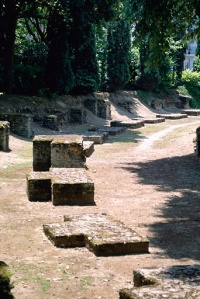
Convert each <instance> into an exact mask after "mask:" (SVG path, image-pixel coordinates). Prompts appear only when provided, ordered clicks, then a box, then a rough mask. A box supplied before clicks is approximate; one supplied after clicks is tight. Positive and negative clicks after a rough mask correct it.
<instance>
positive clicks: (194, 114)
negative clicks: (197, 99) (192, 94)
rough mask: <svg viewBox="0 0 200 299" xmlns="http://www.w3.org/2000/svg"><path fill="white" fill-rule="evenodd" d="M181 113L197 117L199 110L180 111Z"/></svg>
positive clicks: (199, 113)
mask: <svg viewBox="0 0 200 299" xmlns="http://www.w3.org/2000/svg"><path fill="white" fill-rule="evenodd" d="M181 113H182V114H187V115H191V116H198V115H200V109H184V110H182V111H181Z"/></svg>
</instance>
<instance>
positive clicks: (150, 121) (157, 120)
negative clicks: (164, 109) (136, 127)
mask: <svg viewBox="0 0 200 299" xmlns="http://www.w3.org/2000/svg"><path fill="white" fill-rule="evenodd" d="M142 120H143V121H144V123H145V124H158V123H162V122H165V118H164V117H150V118H143V119H142Z"/></svg>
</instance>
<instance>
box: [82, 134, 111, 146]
mask: <svg viewBox="0 0 200 299" xmlns="http://www.w3.org/2000/svg"><path fill="white" fill-rule="evenodd" d="M82 137H83V141H93V142H94V144H102V143H104V142H105V141H106V140H107V139H108V133H106V132H98V131H90V132H85V133H83V135H82Z"/></svg>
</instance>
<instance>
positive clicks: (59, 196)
mask: <svg viewBox="0 0 200 299" xmlns="http://www.w3.org/2000/svg"><path fill="white" fill-rule="evenodd" d="M50 173H51V177H52V202H53V205H94V183H93V181H92V180H91V178H90V177H89V175H88V173H87V171H86V170H85V169H83V168H52V169H51V170H50Z"/></svg>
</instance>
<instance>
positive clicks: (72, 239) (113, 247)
mask: <svg viewBox="0 0 200 299" xmlns="http://www.w3.org/2000/svg"><path fill="white" fill-rule="evenodd" d="M64 220H65V221H64V223H53V224H45V225H44V226H43V229H44V232H45V234H46V236H47V237H48V238H49V239H50V240H51V242H52V243H53V244H54V245H55V246H57V247H66V248H70V247H83V246H86V247H87V248H88V249H89V250H90V251H92V252H94V254H95V255H97V256H112V255H123V254H134V253H145V252H146V253H147V252H148V247H149V241H148V240H147V239H146V238H143V237H142V236H140V235H138V234H137V233H136V232H135V231H134V230H132V229H130V228H127V227H126V226H125V225H124V224H123V223H122V222H120V221H117V220H114V219H113V218H112V217H110V216H108V215H105V214H84V215H73V216H64Z"/></svg>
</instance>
